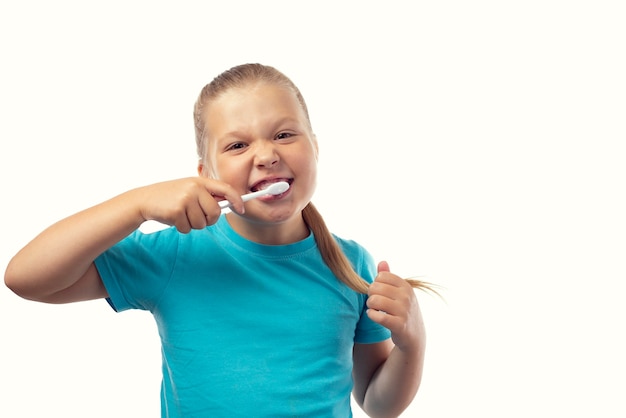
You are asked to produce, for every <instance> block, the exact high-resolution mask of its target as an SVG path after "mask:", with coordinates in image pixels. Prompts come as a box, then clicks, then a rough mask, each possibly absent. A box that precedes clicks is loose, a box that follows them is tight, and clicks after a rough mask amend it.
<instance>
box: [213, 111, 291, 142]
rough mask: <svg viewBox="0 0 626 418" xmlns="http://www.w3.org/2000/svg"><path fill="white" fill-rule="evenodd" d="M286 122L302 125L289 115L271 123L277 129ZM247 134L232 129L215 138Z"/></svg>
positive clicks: (237, 136) (219, 139) (238, 136)
mask: <svg viewBox="0 0 626 418" xmlns="http://www.w3.org/2000/svg"><path fill="white" fill-rule="evenodd" d="M286 123H296V124H298V125H302V121H300V120H299V119H298V118H294V117H291V116H285V117H283V118H280V119H278V120H277V121H276V122H275V123H272V125H271V126H272V129H273V130H275V129H277V128H278V127H279V126H281V125H283V124H286ZM245 136H247V135H246V134H245V133H243V132H242V131H239V130H234V131H229V132H226V133H225V134H224V135H221V136H220V137H219V138H216V139H217V140H218V141H221V140H224V139H226V138H241V137H245Z"/></svg>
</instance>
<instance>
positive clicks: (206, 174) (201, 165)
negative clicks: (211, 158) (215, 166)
mask: <svg viewBox="0 0 626 418" xmlns="http://www.w3.org/2000/svg"><path fill="white" fill-rule="evenodd" d="M198 175H199V176H200V177H209V170H208V169H207V168H206V166H205V165H204V163H203V162H202V160H200V161H199V162H198Z"/></svg>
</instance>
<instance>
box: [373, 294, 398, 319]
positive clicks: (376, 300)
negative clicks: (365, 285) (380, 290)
mask: <svg viewBox="0 0 626 418" xmlns="http://www.w3.org/2000/svg"><path fill="white" fill-rule="evenodd" d="M366 304H367V307H368V308H369V309H374V310H377V311H381V312H385V313H387V314H388V315H393V316H397V315H402V314H403V313H404V309H403V306H404V305H403V304H402V303H399V302H398V301H397V300H396V299H392V298H390V297H387V296H383V295H374V296H370V297H369V298H367V302H366Z"/></svg>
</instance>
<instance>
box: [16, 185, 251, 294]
mask: <svg viewBox="0 0 626 418" xmlns="http://www.w3.org/2000/svg"><path fill="white" fill-rule="evenodd" d="M214 196H220V197H224V198H226V199H228V200H230V201H231V202H233V204H234V207H235V210H236V211H238V212H242V211H243V202H242V201H241V198H240V196H239V194H238V193H237V192H236V191H235V190H234V189H233V188H232V187H230V186H229V185H227V184H225V183H222V182H219V181H216V180H210V179H206V178H204V177H191V178H186V179H180V180H173V181H169V182H164V183H157V184H153V185H150V186H145V187H141V188H137V189H133V190H131V191H128V192H126V193H123V194H121V195H119V196H116V197H114V198H112V199H110V200H108V201H106V202H103V203H101V204H99V205H96V206H93V207H91V208H89V209H86V210H84V211H81V212H79V213H77V214H75V215H72V216H70V217H68V218H65V219H63V220H61V221H60V222H57V223H56V224H54V225H52V226H50V227H49V228H47V229H46V230H44V231H43V232H42V233H41V234H39V235H38V236H37V237H36V238H35V239H33V240H32V241H31V242H30V243H28V244H27V245H26V246H25V247H24V248H23V249H22V250H20V251H19V252H18V253H17V254H16V255H15V256H14V257H13V259H12V260H11V261H10V262H9V264H8V266H7V269H6V272H5V276H4V281H5V283H6V285H7V286H8V287H9V288H10V289H11V290H13V291H14V292H15V293H16V294H18V295H20V296H21V297H23V298H26V299H31V300H37V301H41V302H50V303H66V302H74V301H80V300H88V299H96V298H102V297H106V296H107V293H106V290H105V288H104V286H103V285H102V281H101V280H100V276H99V274H98V272H97V270H96V268H95V265H94V264H93V261H94V260H95V259H96V257H98V256H99V255H100V254H101V253H102V252H104V251H105V250H107V249H108V248H110V247H112V246H113V245H114V244H116V243H117V242H119V241H120V240H122V239H123V238H125V237H126V236H127V235H128V234H130V233H131V232H132V231H134V230H135V229H137V228H138V227H139V226H140V225H141V224H142V223H143V222H144V221H146V220H155V221H159V222H162V223H165V224H168V225H174V226H176V228H177V229H178V230H179V231H180V232H183V233H187V232H189V231H190V230H191V229H201V228H204V227H206V226H207V225H211V224H213V223H215V222H216V221H217V219H218V218H219V215H220V213H221V212H220V208H219V206H218V204H217V202H216V199H215V197H214Z"/></svg>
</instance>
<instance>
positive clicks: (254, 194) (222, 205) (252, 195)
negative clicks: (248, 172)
mask: <svg viewBox="0 0 626 418" xmlns="http://www.w3.org/2000/svg"><path fill="white" fill-rule="evenodd" d="M265 194H268V192H267V190H258V191H256V192H252V193H248V194H244V195H242V196H241V200H243V201H244V202H247V201H248V200H251V199H254V198H257V197H259V196H263V195H265ZM217 203H218V204H219V205H220V208H222V209H226V208H229V209H231V208H232V205H231V203H230V202H229V201H228V200H220V201H219V202H217Z"/></svg>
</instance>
